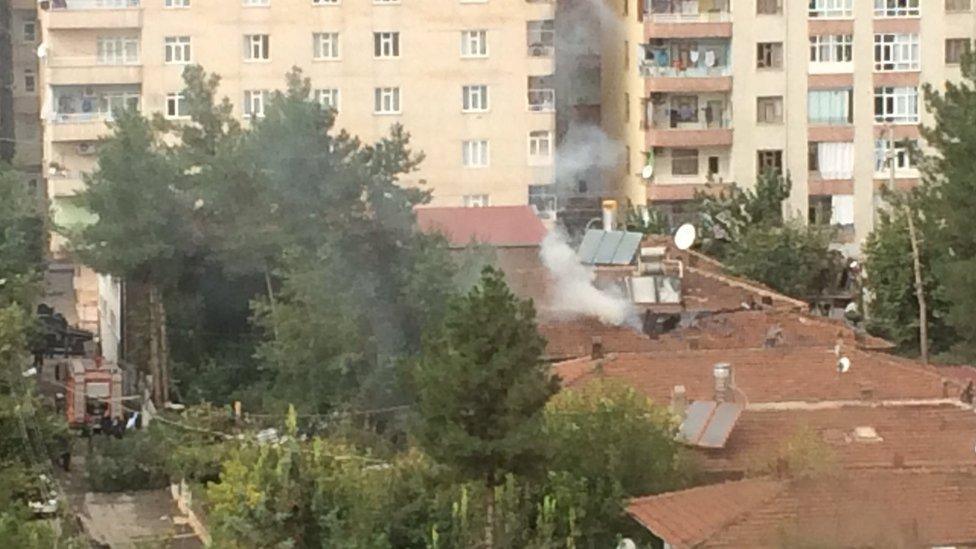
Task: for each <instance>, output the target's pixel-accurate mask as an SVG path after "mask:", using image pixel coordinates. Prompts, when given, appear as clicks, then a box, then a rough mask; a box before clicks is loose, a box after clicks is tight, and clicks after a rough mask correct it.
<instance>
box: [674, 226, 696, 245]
mask: <svg viewBox="0 0 976 549" xmlns="http://www.w3.org/2000/svg"><path fill="white" fill-rule="evenodd" d="M697 237H698V233H697V232H696V231H695V226H694V225H692V224H691V223H685V224H684V225H682V226H680V227H678V230H677V231H676V232H675V233H674V245H675V246H677V247H678V249H679V250H687V249H689V248H691V246H692V245H693V244H694V243H695V238H697Z"/></svg>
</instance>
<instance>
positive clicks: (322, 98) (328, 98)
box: [315, 88, 339, 111]
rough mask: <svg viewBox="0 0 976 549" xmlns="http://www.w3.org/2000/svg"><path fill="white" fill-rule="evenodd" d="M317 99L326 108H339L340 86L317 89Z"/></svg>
mask: <svg viewBox="0 0 976 549" xmlns="http://www.w3.org/2000/svg"><path fill="white" fill-rule="evenodd" d="M315 101H316V102H317V103H318V104H319V105H322V108H324V109H333V110H336V111H338V110H339V88H320V89H317V90H315Z"/></svg>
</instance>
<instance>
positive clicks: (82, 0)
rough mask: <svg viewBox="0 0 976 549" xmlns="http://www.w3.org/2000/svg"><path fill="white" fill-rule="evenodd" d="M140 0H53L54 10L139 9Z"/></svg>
mask: <svg viewBox="0 0 976 549" xmlns="http://www.w3.org/2000/svg"><path fill="white" fill-rule="evenodd" d="M139 2H140V0H53V1H52V2H51V9H53V10H119V9H131V8H138V7H139Z"/></svg>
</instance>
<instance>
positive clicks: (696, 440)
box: [678, 400, 742, 448]
mask: <svg viewBox="0 0 976 549" xmlns="http://www.w3.org/2000/svg"><path fill="white" fill-rule="evenodd" d="M740 415H742V406H740V405H738V404H735V403H732V402H723V403H717V402H713V401H710V400H705V401H696V402H692V403H691V404H690V405H689V406H688V409H687V414H686V415H685V420H684V421H683V422H681V427H680V429H679V431H678V436H679V438H680V439H681V440H682V441H684V442H686V443H688V444H692V445H694V446H701V447H704V448H724V447H725V442H726V441H727V440H728V439H729V435H730V434H732V428H733V427H735V424H736V422H737V421H739V416H740Z"/></svg>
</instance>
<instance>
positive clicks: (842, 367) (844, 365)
mask: <svg viewBox="0 0 976 549" xmlns="http://www.w3.org/2000/svg"><path fill="white" fill-rule="evenodd" d="M850 369H851V359H849V358H847V357H846V356H842V357H840V359H839V360H838V361H837V373H840V374H846V373H847V372H848V370H850Z"/></svg>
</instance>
